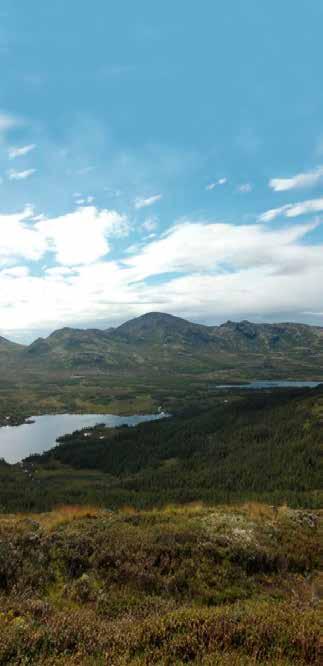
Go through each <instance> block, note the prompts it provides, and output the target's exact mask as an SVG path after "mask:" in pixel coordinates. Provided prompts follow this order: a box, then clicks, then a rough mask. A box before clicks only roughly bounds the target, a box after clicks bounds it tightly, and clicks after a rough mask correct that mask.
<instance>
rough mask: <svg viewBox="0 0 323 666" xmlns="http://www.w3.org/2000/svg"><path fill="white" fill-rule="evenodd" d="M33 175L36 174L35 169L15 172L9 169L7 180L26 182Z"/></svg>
mask: <svg viewBox="0 0 323 666" xmlns="http://www.w3.org/2000/svg"><path fill="white" fill-rule="evenodd" d="M34 173H36V169H26V170H25V171H16V170H15V169H10V171H8V178H9V180H26V179H27V178H30V176H32V175H33V174H34Z"/></svg>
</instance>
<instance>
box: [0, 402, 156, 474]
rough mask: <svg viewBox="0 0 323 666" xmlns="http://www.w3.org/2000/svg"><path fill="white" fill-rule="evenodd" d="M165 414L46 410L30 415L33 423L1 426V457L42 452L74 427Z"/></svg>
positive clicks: (11, 460)
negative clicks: (120, 414)
mask: <svg viewBox="0 0 323 666" xmlns="http://www.w3.org/2000/svg"><path fill="white" fill-rule="evenodd" d="M165 416H167V415H166V414H163V413H161V414H141V415H135V416H114V415H113V414H53V415H49V414H46V415H44V416H31V417H30V419H31V420H33V421H35V422H34V423H28V424H27V423H24V424H23V425H19V426H4V427H2V428H0V458H4V459H5V460H6V461H7V462H9V463H16V462H19V461H20V460H22V459H23V458H26V457H27V456H29V455H31V454H32V453H43V452H44V451H48V449H51V448H52V447H53V446H55V443H56V440H57V438H58V437H62V435H67V434H70V433H72V432H74V431H75V430H81V429H82V428H89V427H93V426H95V425H96V424H97V423H104V424H105V425H106V426H108V427H109V428H115V427H116V426H121V425H128V426H135V425H138V423H143V422H145V421H157V420H159V419H162V418H165Z"/></svg>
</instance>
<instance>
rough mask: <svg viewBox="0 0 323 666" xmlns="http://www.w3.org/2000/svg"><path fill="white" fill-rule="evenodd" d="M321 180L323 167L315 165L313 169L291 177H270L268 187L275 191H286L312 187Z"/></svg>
mask: <svg viewBox="0 0 323 666" xmlns="http://www.w3.org/2000/svg"><path fill="white" fill-rule="evenodd" d="M322 181H323V167H317V169H314V171H308V172H307V173H299V174H297V175H296V176H293V177H292V178H271V180H270V181H269V187H270V188H271V189H272V190H274V191H275V192H286V191H287V190H296V189H301V188H306V187H314V186H315V185H318V184H319V183H320V182H322Z"/></svg>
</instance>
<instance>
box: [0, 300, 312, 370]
mask: <svg viewBox="0 0 323 666" xmlns="http://www.w3.org/2000/svg"><path fill="white" fill-rule="evenodd" d="M1 350H3V351H6V359H8V357H11V361H12V362H13V363H14V362H19V364H20V368H29V369H35V370H37V368H39V369H40V368H41V369H45V368H48V369H58V370H59V369H61V368H64V369H65V370H66V369H68V368H70V369H71V370H73V371H74V370H77V369H79V370H80V369H82V370H83V371H85V372H93V371H95V372H98V371H100V372H113V373H117V374H118V373H123V374H124V373H125V372H127V373H131V372H136V373H138V372H139V373H144V374H146V373H147V372H149V373H161V372H162V373H165V372H168V373H169V372H172V373H174V374H176V373H181V374H183V373H188V374H190V373H192V372H193V373H194V374H197V373H202V374H205V373H206V372H208V373H211V374H212V372H215V371H217V372H218V371H225V370H230V371H232V370H234V369H236V370H238V371H239V372H240V371H242V372H244V373H245V372H246V371H247V370H248V371H249V372H251V374H253V375H254V376H263V377H264V376H266V377H268V376H271V374H273V375H275V376H278V375H279V374H280V373H283V374H284V376H286V373H287V374H288V373H289V376H293V375H294V374H297V375H298V376H304V377H305V376H309V375H311V376H316V377H318V378H319V379H321V378H322V376H323V328H321V327H318V326H309V325H306V324H297V323H278V324H255V323H252V322H249V321H241V322H233V321H227V322H226V323H224V324H222V325H220V326H205V325H202V324H194V323H192V322H189V321H186V320H185V319H181V318H180V317H174V316H172V315H170V314H165V313H160V312H150V313H147V314H145V315H142V316H140V317H137V318H135V319H132V320H130V321H127V322H126V323H124V324H122V325H121V326H119V327H117V328H112V329H111V328H110V329H108V330H99V329H88V330H82V329H74V328H62V329H60V330H57V331H55V332H53V333H52V334H51V335H49V336H48V337H47V338H39V339H38V340H35V341H34V342H33V343H32V344H31V345H29V346H26V347H22V346H21V345H15V344H14V343H10V342H9V341H7V340H5V339H3V338H0V352H1ZM238 374H239V373H238Z"/></svg>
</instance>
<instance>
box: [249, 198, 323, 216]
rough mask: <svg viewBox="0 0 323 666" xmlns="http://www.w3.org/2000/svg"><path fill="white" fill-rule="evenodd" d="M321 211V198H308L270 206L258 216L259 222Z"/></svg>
mask: <svg viewBox="0 0 323 666" xmlns="http://www.w3.org/2000/svg"><path fill="white" fill-rule="evenodd" d="M322 211H323V198H321V199H310V200H308V201H301V202H299V203H293V204H286V205H285V206H280V207H279V208H272V209H271V210H267V211H266V212H265V213H262V215H260V216H259V221H260V222H271V221H272V220H275V219H276V218H277V217H280V216H283V217H298V216H299V215H308V214H310V213H320V212H322Z"/></svg>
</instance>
